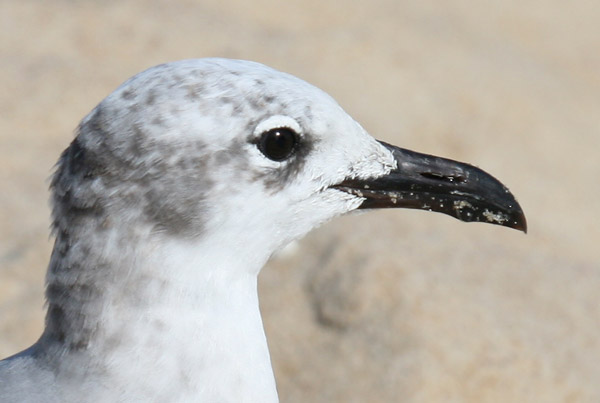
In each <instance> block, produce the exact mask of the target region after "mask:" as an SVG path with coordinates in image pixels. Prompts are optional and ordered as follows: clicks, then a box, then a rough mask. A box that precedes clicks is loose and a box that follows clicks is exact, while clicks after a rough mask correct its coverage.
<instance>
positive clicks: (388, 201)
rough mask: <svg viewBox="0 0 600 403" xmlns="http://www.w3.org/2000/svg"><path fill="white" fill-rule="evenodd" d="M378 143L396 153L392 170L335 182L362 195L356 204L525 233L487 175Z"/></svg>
mask: <svg viewBox="0 0 600 403" xmlns="http://www.w3.org/2000/svg"><path fill="white" fill-rule="evenodd" d="M381 144H382V145H383V146H385V147H386V148H387V149H388V150H390V151H391V152H392V154H393V155H394V158H395V159H396V162H397V168H396V169H394V170H393V171H392V172H390V173H389V174H388V175H386V176H383V177H379V178H373V179H347V180H345V181H343V182H342V183H340V184H338V185H335V186H333V187H334V188H336V189H339V190H343V191H345V192H348V193H351V194H353V195H356V196H359V197H363V198H364V201H363V203H362V205H361V206H360V207H359V208H361V209H372V208H390V207H397V208H412V209H421V210H428V211H437V212H439V213H444V214H448V215H451V216H452V217H455V218H458V219H459V220H461V221H467V222H471V221H479V222H487V223H490V224H497V225H503V226H505V227H510V228H515V229H518V230H521V231H523V232H527V222H526V220H525V215H524V214H523V210H522V209H521V206H519V203H517V201H516V200H515V197H514V196H513V195H512V194H511V193H510V192H509V190H508V189H507V188H506V187H505V186H504V185H503V184H502V183H500V182H499V181H498V180H497V179H495V178H494V177H493V176H491V175H490V174H488V173H486V172H485V171H483V170H481V169H479V168H477V167H474V166H472V165H469V164H464V163H462V162H458V161H453V160H449V159H445V158H440V157H435V156H432V155H427V154H420V153H416V152H414V151H410V150H405V149H402V148H398V147H395V146H392V145H390V144H386V143H384V142H381Z"/></svg>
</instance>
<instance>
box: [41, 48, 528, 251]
mask: <svg viewBox="0 0 600 403" xmlns="http://www.w3.org/2000/svg"><path fill="white" fill-rule="evenodd" d="M52 186H53V188H54V206H55V208H54V222H55V229H56V230H57V231H58V232H60V231H61V230H63V231H65V230H70V229H72V228H75V227H78V226H82V225H83V226H86V225H89V223H88V222H87V221H89V219H90V218H93V219H94V220H96V221H98V220H99V221H100V222H101V223H102V225H103V228H119V227H120V228H125V229H127V230H128V231H132V229H133V228H136V229H137V230H138V231H141V232H144V231H145V232H146V233H147V234H149V235H156V236H166V237H171V238H177V239H185V240H188V241H193V240H198V239H202V238H203V237H207V236H209V237H211V239H212V240H214V241H216V242H220V243H221V244H222V245H230V246H231V247H234V248H236V247H238V246H243V247H245V248H250V249H251V248H253V247H254V248H260V250H264V251H268V252H269V254H270V253H272V252H273V251H274V250H276V249H277V248H279V247H281V246H283V245H285V244H286V243H288V242H290V241H291V240H293V239H296V238H299V237H301V236H302V235H304V234H305V233H307V232H308V231H310V230H311V229H312V228H314V227H316V226H318V225H319V224H321V223H322V222H324V221H326V220H328V219H331V218H333V217H335V216H338V215H340V214H344V213H347V212H349V211H352V210H355V209H357V208H381V207H405V208H420V209H426V210H431V211H439V212H443V213H446V214H450V215H453V216H455V217H457V218H459V219H461V220H463V221H483V222H489V223H493V224H500V225H505V226H511V227H515V228H519V229H523V230H524V229H525V221H524V216H523V214H522V212H521V209H520V207H519V205H518V204H517V202H516V201H515V200H514V198H513V197H512V195H511V194H510V193H509V192H508V190H507V189H506V188H505V187H504V186H503V185H502V184H500V182H498V181H497V180H495V179H494V178H492V177H491V176H489V175H487V174H486V173H485V172H483V171H481V170H479V169H477V168H474V167H472V166H470V165H467V164H461V163H458V162H456V161H451V160H446V159H442V158H437V157H432V156H428V155H424V154H418V153H414V152H410V151H408V150H404V149H401V148H397V147H394V146H391V145H389V144H386V143H382V142H378V141H376V140H375V139H374V138H373V137H371V136H370V135H369V134H368V133H367V132H366V131H365V130H364V129H363V128H362V127H361V126H360V125H359V124H358V123H357V122H356V121H354V120H353V119H352V118H351V117H350V116H349V115H348V114H346V113H345V112H344V110H343V109H342V108H341V107H340V106H339V105H338V104H337V103H336V102H335V100H333V99H332V98H331V97H330V96H329V95H327V94H326V93H324V92H323V91H321V90H320V89H318V88H316V87H314V86H312V85H310V84H308V83H306V82H304V81H302V80H300V79H298V78H296V77H294V76H291V75H288V74H285V73H281V72H278V71H276V70H273V69H271V68H268V67H266V66H264V65H261V64H258V63H253V62H247V61H232V60H225V59H198V60H185V61H180V62H175V63H169V64H163V65H159V66H156V67H153V68H150V69H149V70H146V71H144V72H142V73H140V74H138V75H136V76H134V77H132V78H131V79H129V80H128V81H126V82H125V83H124V84H123V85H121V86H120V87H119V88H118V89H117V90H115V91H114V92H113V93H112V94H111V95H109V96H108V97H107V98H106V99H105V100H104V101H102V102H101V103H100V104H99V105H98V106H97V107H96V108H95V109H94V110H93V111H92V112H91V113H90V114H89V115H88V116H87V117H86V118H85V119H84V120H83V121H82V123H81V124H80V126H79V130H78V135H77V137H76V138H75V140H74V141H73V143H72V144H71V146H70V147H69V148H68V149H67V150H66V151H65V152H64V154H63V156H62V158H61V160H60V162H59V165H58V169H57V173H56V174H55V176H54V180H53V184H52ZM267 257H268V256H267Z"/></svg>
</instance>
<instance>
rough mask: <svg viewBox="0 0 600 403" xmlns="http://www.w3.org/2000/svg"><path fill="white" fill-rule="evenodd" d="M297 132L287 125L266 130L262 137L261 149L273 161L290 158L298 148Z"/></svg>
mask: <svg viewBox="0 0 600 403" xmlns="http://www.w3.org/2000/svg"><path fill="white" fill-rule="evenodd" d="M297 137H298V136H297V134H296V133H295V132H294V131H293V130H292V129H288V128H285V127H280V128H276V129H271V130H269V131H266V132H264V133H263V134H262V136H261V137H260V142H259V148H260V151H261V152H262V153H263V154H264V155H265V156H266V157H267V158H269V159H271V160H273V161H283V160H285V159H288V158H289V157H290V156H291V155H292V154H293V153H294V151H295V150H296V143H297V142H298V139H297Z"/></svg>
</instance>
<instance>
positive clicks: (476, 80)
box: [0, 0, 600, 402]
mask: <svg viewBox="0 0 600 403" xmlns="http://www.w3.org/2000/svg"><path fill="white" fill-rule="evenodd" d="M204 56H224V57H232V58H243V59H251V60H256V61H259V62H263V63H266V64H268V65H271V66H273V67H276V68H278V69H281V70H284V71H287V72H290V73H292V74H295V75H298V76H300V77H302V78H304V79H306V80H307V81H309V82H312V83H313V84H315V85H317V86H319V87H321V88H323V89H324V90H326V91H327V92H329V93H330V94H331V95H333V96H334V97H335V98H336V99H337V100H338V101H339V102H340V103H341V104H342V106H343V107H344V108H345V109H346V110H347V111H348V112H349V113H350V114H351V115H353V116H354V117H355V118H356V119H357V120H358V121H359V122H361V123H362V124H363V125H364V126H365V128H366V129H367V130H368V131H369V132H370V133H371V134H373V135H374V136H375V137H377V138H379V139H382V140H386V141H389V142H392V143H395V144H397V145H400V146H404V147H407V148H411V149H415V150H418V151H422V152H428V153H433V154H439V155H444V156H447V157H451V158H454V159H459V160H464V161H468V162H471V163H474V164H476V165H478V166H480V167H482V168H484V169H486V170H488V171H489V172H491V173H492V174H493V175H495V176H496V177H498V178H499V179H500V180H502V181H503V182H504V183H505V184H507V185H508V186H509V187H510V188H511V190H512V191H513V192H514V193H515V194H516V196H517V198H518V199H519V201H520V202H521V204H522V206H523V208H524V209H525V212H526V214H527V218H528V221H529V229H530V231H529V234H528V235H526V236H525V235H523V234H521V233H518V232H516V231H511V230H508V229H506V228H498V227H494V226H490V225H481V224H463V223H460V222H458V221H456V220H453V219H451V218H449V217H446V216H443V215H439V214H428V213H423V212H418V211H407V210H398V211H385V212H376V213H371V214H366V215H360V216H351V217H344V218H342V219H338V220H336V221H334V222H332V223H330V224H328V225H327V226H324V227H323V228H321V229H319V230H317V231H315V232H313V233H312V234H311V235H309V236H308V237H307V238H305V239H303V240H302V241H300V242H298V243H297V244H296V245H294V246H293V247H292V248H288V249H287V250H286V251H285V253H282V254H280V255H279V256H277V257H275V258H274V259H273V260H272V262H271V263H270V264H269V266H268V267H267V268H266V269H265V270H264V271H263V273H262V275H261V285H260V288H261V290H260V292H261V306H262V310H263V313H264V320H265V326H266V330H267V334H268V337H269V344H270V347H271V353H272V359H273V364H274V367H275V372H276V377H277V380H278V387H279V392H280V397H281V400H282V402H367V401H368V402H600V340H599V338H600V304H599V301H600V247H599V246H598V243H599V242H600V230H599V229H598V227H599V225H600V213H599V211H598V210H599V207H600V161H599V160H600V3H599V2H595V1H573V2H565V1H559V0H544V1H542V0H539V1H536V0H528V1H506V0H490V1H476V0H471V1H467V0H465V1H439V2H434V1H393V0H388V1H385V0H377V1H370V2H366V1H347V2H341V1H339V2H336V1H323V0H321V1H312V0H311V1H290V2H274V1H266V0H258V1H243V0H240V1H225V2H223V1H216V0H211V1H203V2H192V1H174V2H168V1H166V0H165V1H160V0H153V1H144V2H142V1H75V0H72V1H52V2H49V1H26V0H23V1H16V0H15V1H1V2H0V88H1V91H0V356H6V355H8V354H10V353H13V352H15V351H17V350H19V349H22V348H24V347H27V346H29V345H30V344H31V343H32V342H34V341H35V340H36V338H37V337H38V335H39V333H40V331H41V326H42V321H43V314H44V310H43V298H42V295H43V276H44V272H45V270H46V264H47V260H48V257H49V254H50V250H51V244H52V242H51V240H49V239H48V226H49V209H48V205H47V199H48V192H47V185H48V182H47V178H48V177H49V175H50V172H51V169H52V166H53V164H54V162H55V161H56V159H57V158H58V155H59V153H60V151H61V150H62V149H63V148H65V147H66V146H67V144H68V143H69V141H70V140H71V138H72V135H73V129H74V128H75V127H76V125H77V123H78V121H79V120H80V119H81V118H82V117H83V116H84V115H85V114H86V113H87V112H88V111H89V110H90V109H91V108H92V107H93V106H95V104H96V103H98V102H99V101H100V100H101V99H102V98H103V97H104V96H106V95H107V94H108V93H109V92H111V91H112V90H113V89H114V88H115V87H116V86H117V85H118V84H120V83H121V82H122V81H124V80H125V79H126V78H128V77H129V76H131V75H132V74H134V73H136V72H138V71H140V70H142V69H145V68H147V67H149V66H151V65H154V64H157V63H161V62H164V61H170V60H176V59H183V58H192V57H204Z"/></svg>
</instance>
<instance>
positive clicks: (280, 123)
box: [254, 115, 302, 136]
mask: <svg viewBox="0 0 600 403" xmlns="http://www.w3.org/2000/svg"><path fill="white" fill-rule="evenodd" d="M278 127H287V128H288V129H292V130H293V131H295V132H296V133H298V134H300V135H301V134H302V128H301V127H300V125H299V124H298V122H297V121H296V119H293V118H291V117H289V116H285V115H274V116H270V117H268V118H267V119H265V120H263V121H262V122H260V123H259V124H258V125H257V126H256V128H255V129H254V135H255V136H259V135H260V134H261V133H264V132H266V131H269V130H271V129H276V128H278Z"/></svg>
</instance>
